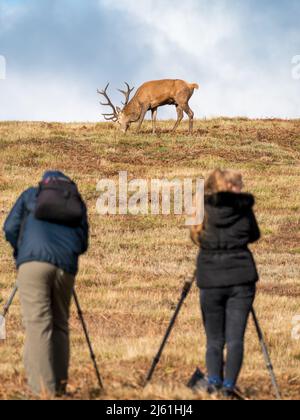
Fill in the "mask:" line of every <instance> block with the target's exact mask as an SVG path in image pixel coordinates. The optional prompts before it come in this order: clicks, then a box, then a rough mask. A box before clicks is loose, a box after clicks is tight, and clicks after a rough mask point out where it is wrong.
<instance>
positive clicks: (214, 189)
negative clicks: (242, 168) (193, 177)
mask: <svg viewBox="0 0 300 420" xmlns="http://www.w3.org/2000/svg"><path fill="white" fill-rule="evenodd" d="M236 188H238V189H240V190H241V189H242V188H243V177H242V174H241V173H239V172H237V171H232V170H221V169H216V170H215V171H213V172H212V173H211V174H210V175H209V177H208V178H207V180H206V182H205V195H212V194H217V193H219V192H234V191H235V189H236ZM206 219H207V215H205V217H204V222H203V223H202V224H201V225H196V226H192V227H191V229H190V231H191V239H192V241H193V242H194V243H195V244H196V245H197V246H199V238H200V235H201V233H202V231H203V230H204V228H205V221H206Z"/></svg>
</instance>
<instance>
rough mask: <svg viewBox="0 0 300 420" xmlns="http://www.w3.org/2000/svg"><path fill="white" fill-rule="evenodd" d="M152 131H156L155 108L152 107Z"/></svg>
mask: <svg viewBox="0 0 300 420" xmlns="http://www.w3.org/2000/svg"><path fill="white" fill-rule="evenodd" d="M151 112H152V133H153V134H155V133H156V119H157V108H155V109H152V111H151Z"/></svg>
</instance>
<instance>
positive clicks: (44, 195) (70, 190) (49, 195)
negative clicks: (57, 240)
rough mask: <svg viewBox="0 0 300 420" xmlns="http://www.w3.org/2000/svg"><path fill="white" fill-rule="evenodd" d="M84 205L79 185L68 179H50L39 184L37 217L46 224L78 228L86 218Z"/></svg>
mask: <svg viewBox="0 0 300 420" xmlns="http://www.w3.org/2000/svg"><path fill="white" fill-rule="evenodd" d="M84 209H85V206H84V203H83V200H82V198H81V195H80V193H79V191H78V188H77V185H76V184H75V183H74V182H73V181H71V180H70V179H66V178H48V179H46V180H43V181H42V182H40V184H39V189H38V192H37V201H36V208H35V213H34V215H35V217H36V219H38V220H42V221H45V222H50V223H55V224H60V225H65V226H70V227H78V226H80V224H81V223H82V220H83V217H84Z"/></svg>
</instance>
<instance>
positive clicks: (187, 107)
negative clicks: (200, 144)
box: [184, 105, 195, 134]
mask: <svg viewBox="0 0 300 420" xmlns="http://www.w3.org/2000/svg"><path fill="white" fill-rule="evenodd" d="M184 112H185V113H186V114H187V115H188V117H189V119H190V128H189V133H190V134H193V129H194V115H195V114H194V112H193V111H192V110H191V108H190V107H189V105H187V106H186V107H185V108H184Z"/></svg>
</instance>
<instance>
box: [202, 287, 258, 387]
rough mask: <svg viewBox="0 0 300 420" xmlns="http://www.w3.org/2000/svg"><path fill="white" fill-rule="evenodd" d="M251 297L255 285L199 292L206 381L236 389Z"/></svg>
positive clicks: (251, 303) (251, 302)
mask: <svg viewBox="0 0 300 420" xmlns="http://www.w3.org/2000/svg"><path fill="white" fill-rule="evenodd" d="M255 294H256V285H255V284H253V285H246V286H235V287H228V288H221V289H202V290H201V308H202V314H203V321H204V325H205V330H206V336H207V354H206V363H207V369H208V376H209V378H215V379H216V378H219V380H221V381H225V383H226V384H231V385H232V386H235V385H236V383H237V380H238V377H239V374H240V371H241V368H242V365H243V358H244V338H245V332H246V327H247V323H248V318H249V314H250V311H251V308H252V306H253V303H254V299H255ZM225 346H226V347H227V361H226V363H225V360H224V350H225Z"/></svg>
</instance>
